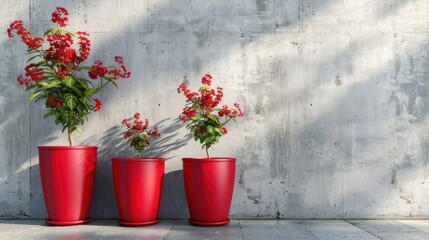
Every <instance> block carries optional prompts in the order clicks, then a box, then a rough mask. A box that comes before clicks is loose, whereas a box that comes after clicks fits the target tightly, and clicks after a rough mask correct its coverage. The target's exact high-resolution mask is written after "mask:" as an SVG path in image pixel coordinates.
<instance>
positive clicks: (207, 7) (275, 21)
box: [0, 0, 333, 218]
mask: <svg viewBox="0 0 429 240" xmlns="http://www.w3.org/2000/svg"><path fill="white" fill-rule="evenodd" d="M331 2H333V1H324V2H320V3H315V4H314V5H313V10H317V9H319V8H323V7H324V6H326V5H329V4H330V3H331ZM135 3H138V1H130V2H127V3H121V4H123V5H122V6H120V7H118V8H116V7H115V8H112V9H118V10H119V11H121V9H127V8H131V9H132V8H133V6H134V9H135ZM57 4H58V5H59V6H64V7H66V8H67V9H69V11H70V12H78V14H80V15H79V18H81V19H82V21H81V22H82V26H79V28H81V29H83V30H84V29H86V27H87V26H89V25H90V24H88V25H87V24H86V23H87V22H89V23H91V22H92V23H95V22H97V20H98V19H99V18H98V17H93V18H92V19H91V16H96V14H92V13H93V12H97V9H98V10H99V7H100V4H103V5H105V3H104V2H102V1H93V2H91V3H87V2H86V1H82V4H76V3H71V2H68V1H60V2H58V3H57ZM112 4H113V5H114V6H116V5H115V4H116V3H115V2H112ZM152 4H153V5H152ZM124 5H127V6H124ZM54 7H55V6H54V5H52V3H51V2H47V1H38V0H36V1H34V2H33V1H32V2H31V3H30V10H31V13H30V14H29V15H30V27H31V28H32V29H36V32H37V33H39V35H40V34H41V33H42V32H41V29H42V26H44V27H45V26H46V25H48V24H49V26H51V22H50V21H49V16H50V13H51V11H52V10H53V9H54ZM300 7H302V6H299V3H298V1H295V0H288V1H283V2H276V3H272V4H269V2H266V1H256V2H253V1H239V2H238V3H237V2H230V3H229V2H216V1H211V2H210V1H186V2H184V4H176V5H174V4H170V3H168V2H166V3H165V4H164V3H159V4H158V3H157V4H154V3H152V2H150V1H149V2H148V3H147V7H145V8H143V7H142V8H141V9H148V10H147V11H146V12H144V13H145V14H141V15H137V16H136V17H135V18H133V19H132V20H133V21H129V20H128V21H126V24H124V26H123V28H121V31H122V32H123V33H126V34H119V33H117V34H115V35H111V34H110V33H109V31H110V30H109V29H107V30H102V32H101V33H97V34H105V35H103V37H105V36H108V37H106V38H103V40H102V41H101V44H100V45H98V46H95V47H94V49H93V51H92V52H93V54H91V60H92V59H93V58H94V57H97V58H98V57H100V58H105V57H106V55H110V54H116V53H118V52H124V54H126V55H125V57H129V58H130V59H132V57H133V56H134V57H135V55H140V52H134V51H133V49H136V47H141V48H142V49H146V51H145V52H144V53H145V56H147V58H146V57H145V59H144V60H145V64H144V65H145V66H148V67H147V69H148V70H150V68H151V67H152V68H153V69H155V70H156V71H153V72H152V73H151V74H148V75H149V77H147V78H146V79H157V78H156V76H159V75H163V74H168V76H170V77H171V79H175V77H174V76H175V75H176V73H177V72H180V73H189V72H191V73H194V74H196V75H200V74H201V71H204V69H201V66H205V65H210V64H211V62H213V61H218V60H222V59H223V58H224V57H225V56H226V55H227V54H228V52H229V51H231V50H233V49H234V48H236V47H240V44H241V47H242V48H243V47H244V46H245V45H247V44H249V43H251V42H252V41H254V40H255V39H257V38H258V37H259V36H263V34H260V35H258V34H257V33H265V32H267V33H272V32H274V31H276V30H278V28H288V27H290V26H292V27H293V26H294V25H298V24H302V21H303V19H306V18H309V17H311V15H307V14H303V12H302V11H300V10H299V9H300ZM122 11H124V10H122ZM125 12H126V11H125ZM122 14H124V13H123V12H122ZM126 16H132V14H128V12H127V13H126ZM71 17H72V16H71ZM231 18H234V19H235V20H236V21H230V19H231ZM115 21H117V20H115ZM96 25H97V24H94V26H96ZM107 25H108V24H107ZM136 26H138V27H136ZM88 31H89V32H90V33H91V30H90V29H89V30H88ZM103 31H105V32H103ZM92 32H94V31H92ZM171 32H174V34H176V35H179V37H173V38H172V37H171ZM221 32H225V33H226V34H225V35H222V34H220V36H221V37H220V38H219V37H218V38H213V36H218V34H219V33H221ZM142 33H148V34H142ZM182 33H185V35H186V36H185V40H184V39H183V38H180V35H181V34H182ZM133 34H135V35H136V36H137V37H136V38H132V37H130V36H131V35H133ZM124 35H125V37H123V36H124ZM240 35H241V36H242V37H240ZM141 36H143V37H141ZM189 36H191V39H188V37H189ZM243 36H244V37H243ZM133 40H136V41H135V42H133ZM219 40H221V47H222V49H221V51H219V49H218V46H217V45H214V43H215V42H218V41H219ZM8 41H9V40H8ZM10 41H12V40H10ZM14 41H18V40H14ZM183 43H184V45H183ZM213 45H214V46H213ZM111 46H115V47H117V46H121V47H120V48H121V49H118V50H117V51H115V53H113V52H111V51H110V50H111V49H112V48H111ZM130 46H133V47H135V48H133V49H131V48H129V47H130ZM164 48H165V49H164ZM196 48H197V49H199V51H195V49H196ZM213 48H215V49H213ZM105 49H108V50H105ZM151 49H155V50H151ZM182 49H184V50H183V51H184V52H181V51H182ZM123 50H125V51H123ZM164 50H165V51H164ZM15 54H16V52H14V53H12V54H11V58H10V59H9V60H10V62H11V63H10V64H8V65H7V71H8V74H7V75H8V76H7V80H8V81H9V80H10V79H15V78H16V77H17V75H18V73H22V72H23V71H22V69H23V67H20V68H19V69H21V70H17V69H15V65H16V62H18V61H13V58H14V56H16V55H15ZM161 54H163V55H161ZM207 54H209V55H210V57H207ZM179 55H183V59H178V58H176V57H175V56H179ZM182 60H183V61H182ZM19 62H25V61H21V59H19ZM90 62H91V61H88V63H90ZM135 62H140V61H135ZM158 66H170V68H169V69H167V68H165V69H163V68H158ZM171 66H174V67H173V68H174V69H173V70H172V68H171ZM140 68H141V67H140V65H138V66H135V65H134V66H131V69H130V70H131V71H132V72H134V70H136V69H140ZM177 69H180V71H179V70H177ZM144 71H147V70H146V69H144ZM136 72H138V71H136ZM152 75H153V76H154V77H152ZM2 80H5V79H4V78H2ZM176 80H177V79H176ZM5 82H6V81H5ZM163 83H165V81H164V82H163ZM145 84H147V83H145ZM16 85H17V84H16V83H15V86H16ZM148 86H149V87H153V86H154V80H152V81H151V82H149V84H148ZM133 87H135V86H133ZM125 88H126V87H125ZM6 90H7V89H5V90H3V89H2V91H3V92H4V93H5V92H9V91H6ZM112 92H113V90H109V89H107V91H106V92H105V94H106V95H112ZM22 95H24V94H22ZM102 95H103V94H102ZM115 96H116V94H115ZM19 101H21V98H12V101H7V102H6V103H1V108H0V109H3V108H4V109H8V108H9V107H8V106H14V103H16V102H19ZM105 107H106V108H108V106H107V104H106V106H105ZM15 109H16V108H15ZM27 110H28V108H25V109H24V108H20V109H19V110H15V112H14V114H12V115H7V116H3V117H0V118H1V120H0V121H1V124H2V127H4V129H14V128H15V125H16V120H19V119H22V116H26V114H25V111H27ZM5 112H8V111H5ZM43 112H44V109H43V106H42V104H32V106H30V114H29V115H30V117H26V119H31V121H28V122H25V123H23V124H21V125H20V126H23V125H25V126H30V129H31V130H29V131H30V141H29V143H28V144H26V146H25V147H23V146H21V147H23V148H25V149H26V150H27V151H22V152H27V153H28V156H26V157H21V158H20V159H19V161H16V162H12V163H11V164H10V165H11V168H13V169H11V170H10V171H9V170H8V172H7V173H5V174H4V175H7V177H9V176H10V175H16V174H17V172H18V173H21V172H26V173H27V174H28V173H29V172H30V180H27V179H26V178H24V179H20V180H19V181H18V182H26V181H27V182H28V181H30V182H31V184H29V185H30V192H31V195H30V199H29V200H28V202H27V201H24V200H23V203H22V204H23V205H27V204H29V205H30V206H31V207H30V209H31V210H30V209H28V210H27V209H26V210H25V211H24V214H25V216H29V215H30V216H31V217H32V218H43V217H44V215H45V211H44V206H43V196H42V194H41V186H40V179H39V178H40V177H39V174H38V172H39V167H38V165H37V146H38V145H46V144H49V143H51V142H52V141H54V140H56V139H54V138H51V136H53V135H55V133H56V132H58V129H59V128H58V127H57V126H55V125H53V123H52V122H53V121H52V119H49V120H48V121H45V120H41V116H42V115H43ZM118 132H119V130H118ZM105 134H106V135H104V137H103V140H104V141H100V143H101V144H102V145H104V146H108V149H105V150H104V149H102V148H101V145H98V146H99V147H100V149H101V150H102V151H101V152H100V157H99V161H98V170H97V171H98V173H97V176H98V177H97V187H96V188H101V187H102V186H106V185H109V184H106V183H104V182H103V180H106V181H109V182H111V180H109V179H107V178H105V177H106V176H110V162H109V164H104V163H106V161H110V158H111V157H112V156H118V155H121V154H124V155H125V156H127V155H129V156H131V151H130V150H127V148H126V147H125V145H126V144H125V143H120V141H119V140H116V139H120V138H116V137H117V136H119V135H116V134H117V132H116V129H115V128H110V129H109V130H107V131H106V132H105ZM26 135H27V133H24V134H21V136H24V137H23V138H24V139H25V138H26V137H25V136H26ZM171 138H174V136H171ZM92 140H98V139H92ZM159 141H162V140H159ZM180 141H181V140H180V139H179V140H178V141H176V142H175V143H171V144H167V143H166V144H165V145H164V146H163V147H158V146H159V145H160V144H162V142H159V143H157V142H154V143H153V145H154V146H157V147H154V148H152V149H148V150H147V151H148V152H147V153H148V154H149V153H153V154H156V153H159V152H161V151H172V150H174V148H175V146H178V145H179V144H178V142H180ZM86 142H91V141H86ZM96 142H98V141H93V142H91V145H94V143H96ZM83 144H84V143H82V144H81V145H83ZM108 144H112V145H108ZM5 150H7V149H5ZM10 151H15V150H14V149H13V148H11V150H10ZM8 154H11V153H10V152H8ZM31 159H34V161H35V162H36V163H34V161H33V162H31ZM14 161H15V160H14ZM21 163H22V164H21ZM106 166H109V167H106ZM166 182H167V180H166ZM179 182H180V183H181V182H182V181H179ZM172 184H173V185H174V184H175V183H172ZM23 188H24V187H23ZM97 194H99V193H97V192H96V193H95V194H94V195H95V196H97ZM167 194H168V193H167ZM110 195H111V194H110ZM164 196H167V195H165V194H164ZM105 197H106V196H105V195H104V194H102V195H101V198H105ZM109 199H110V200H106V201H107V202H105V203H103V204H101V205H100V206H99V207H100V208H99V209H102V210H101V211H108V210H106V209H109V208H111V206H112V205H111V204H110V203H109V202H111V201H112V200H113V199H114V198H113V195H111V196H109ZM100 201H101V200H100ZM11 202H12V201H11ZM20 204H21V203H20ZM95 204H97V202H95V203H94V204H93V205H95ZM114 205H115V204H114ZM97 207H98V206H97ZM8 209H9V208H8ZM115 215H116V212H115ZM102 216H104V215H102Z"/></svg>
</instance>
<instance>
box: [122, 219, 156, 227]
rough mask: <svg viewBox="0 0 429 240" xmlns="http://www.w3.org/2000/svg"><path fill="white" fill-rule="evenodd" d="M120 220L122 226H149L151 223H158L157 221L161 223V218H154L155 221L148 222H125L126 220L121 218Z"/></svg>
mask: <svg viewBox="0 0 429 240" xmlns="http://www.w3.org/2000/svg"><path fill="white" fill-rule="evenodd" d="M118 222H119V224H121V225H122V226H127V227H139V226H149V225H153V224H157V223H159V219H156V220H153V221H146V222H124V221H121V220H120V219H119V220H118Z"/></svg>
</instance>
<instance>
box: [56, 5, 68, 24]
mask: <svg viewBox="0 0 429 240" xmlns="http://www.w3.org/2000/svg"><path fill="white" fill-rule="evenodd" d="M68 15H69V13H68V12H67V10H66V9H65V8H63V7H57V10H55V12H53V13H52V22H53V23H58V25H60V27H65V26H66V24H67V21H68V18H67V17H66V16H68Z"/></svg>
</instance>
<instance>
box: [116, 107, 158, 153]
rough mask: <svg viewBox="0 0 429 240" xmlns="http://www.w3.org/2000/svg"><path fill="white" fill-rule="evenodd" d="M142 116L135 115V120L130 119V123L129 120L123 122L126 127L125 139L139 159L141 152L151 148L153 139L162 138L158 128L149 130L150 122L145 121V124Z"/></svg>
mask: <svg viewBox="0 0 429 240" xmlns="http://www.w3.org/2000/svg"><path fill="white" fill-rule="evenodd" d="M140 116H141V115H140V113H135V114H134V118H132V119H130V120H131V121H130V122H129V121H128V119H124V120H122V124H123V125H125V127H126V130H125V132H124V138H125V139H128V142H129V143H130V147H132V148H133V149H134V150H135V151H136V152H137V155H138V157H139V158H140V154H141V152H142V151H143V150H144V149H145V148H146V147H148V146H150V142H149V140H150V139H151V138H152V137H159V136H161V134H160V133H159V131H158V128H156V127H154V128H153V129H149V120H147V119H145V120H144V124H143V121H142V119H141V117H140Z"/></svg>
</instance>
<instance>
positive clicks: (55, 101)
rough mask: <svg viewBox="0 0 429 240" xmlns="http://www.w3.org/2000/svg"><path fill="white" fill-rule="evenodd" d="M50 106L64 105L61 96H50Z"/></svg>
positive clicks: (48, 103)
mask: <svg viewBox="0 0 429 240" xmlns="http://www.w3.org/2000/svg"><path fill="white" fill-rule="evenodd" d="M46 105H47V106H48V107H51V108H56V107H61V106H63V100H62V99H61V98H56V97H54V96H49V97H48V102H47V104H46Z"/></svg>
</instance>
